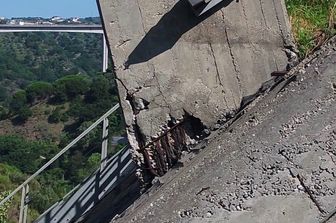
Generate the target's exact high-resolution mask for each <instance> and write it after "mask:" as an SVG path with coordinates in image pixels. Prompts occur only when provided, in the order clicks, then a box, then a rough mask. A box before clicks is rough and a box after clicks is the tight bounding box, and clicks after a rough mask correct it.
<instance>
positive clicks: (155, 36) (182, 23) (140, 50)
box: [124, 0, 233, 69]
mask: <svg viewBox="0 0 336 223" xmlns="http://www.w3.org/2000/svg"><path fill="white" fill-rule="evenodd" d="M232 1H233V0H224V1H223V2H222V3H220V4H218V5H217V6H215V7H214V8H212V9H211V10H209V11H208V12H207V13H205V14H204V15H202V16H200V17H197V16H196V15H194V13H193V11H192V9H191V7H190V5H189V3H188V2H187V1H186V0H180V1H178V2H177V3H176V4H175V5H174V7H173V8H172V9H171V10H170V11H169V12H167V13H166V14H165V15H164V16H163V17H162V18H161V19H160V21H159V22H158V23H157V24H156V25H155V26H153V27H152V28H151V29H150V30H149V31H148V33H147V34H146V35H145V37H144V38H143V39H142V40H141V42H140V43H139V44H138V45H137V46H136V47H135V49H134V50H133V51H132V53H131V54H130V55H129V56H128V58H127V61H126V62H125V64H124V65H125V68H126V69H127V68H129V66H131V65H133V64H138V63H142V62H146V61H148V60H150V59H152V58H154V57H156V56H158V55H160V54H161V53H163V52H165V51H167V50H169V49H171V48H172V47H173V46H174V45H175V43H176V42H177V41H178V40H179V39H180V37H181V36H182V35H183V34H184V33H186V32H187V31H189V30H190V29H192V28H193V27H195V26H197V25H198V24H199V23H201V22H202V21H203V20H205V19H206V18H208V17H209V16H211V15H212V14H214V13H215V12H217V11H218V10H220V9H221V8H223V7H226V6H228V5H229V4H230V3H231V2H232Z"/></svg>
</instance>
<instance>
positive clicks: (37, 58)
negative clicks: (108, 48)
mask: <svg viewBox="0 0 336 223" xmlns="http://www.w3.org/2000/svg"><path fill="white" fill-rule="evenodd" d="M101 64H102V36H101V35H99V34H82V33H76V34H70V33H1V34H0V104H1V103H2V104H4V103H6V102H5V101H6V100H8V97H9V96H11V95H12V94H13V93H14V92H16V91H17V90H18V89H23V88H24V87H25V86H27V85H28V84H29V83H30V82H31V81H35V80H39V81H47V82H52V81H55V80H56V79H58V78H60V77H63V76H65V75H70V74H83V75H88V76H94V75H96V73H97V72H99V71H100V70H101V67H102V65H101Z"/></svg>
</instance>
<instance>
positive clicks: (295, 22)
mask: <svg viewBox="0 0 336 223" xmlns="http://www.w3.org/2000/svg"><path fill="white" fill-rule="evenodd" d="M286 4H287V10H288V14H289V17H290V22H291V24H292V31H293V33H294V38H295V40H296V41H297V44H298V47H299V51H300V54H301V57H304V56H306V55H307V54H309V53H310V52H312V51H314V50H315V49H316V48H318V47H319V46H321V45H322V44H323V43H324V42H325V41H326V40H327V39H328V38H330V37H331V36H333V35H335V33H336V24H335V22H336V1H335V0H286Z"/></svg>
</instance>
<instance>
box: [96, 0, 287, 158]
mask: <svg viewBox="0 0 336 223" xmlns="http://www.w3.org/2000/svg"><path fill="white" fill-rule="evenodd" d="M97 2H98V4H99V5H100V11H101V15H102V18H103V21H104V26H105V29H106V33H107V37H108V42H109V46H110V49H111V52H112V55H113V61H114V65H115V71H116V76H117V80H118V81H117V82H118V89H119V94H120V98H121V105H122V108H123V112H124V116H125V120H126V124H127V126H128V129H127V130H128V135H129V141H130V143H131V145H132V147H133V149H134V150H135V151H141V149H143V147H146V145H147V144H148V143H149V142H151V141H152V140H153V139H155V138H157V137H159V136H160V135H162V134H163V133H164V132H166V131H167V130H168V129H169V127H167V123H169V122H170V123H172V125H174V124H176V123H178V122H179V121H182V120H183V119H184V118H186V117H187V116H193V117H196V118H198V119H200V120H201V122H202V123H203V124H204V125H205V126H206V127H208V128H213V127H214V126H215V124H216V123H217V121H218V120H222V119H224V120H225V117H226V115H227V114H232V112H235V111H237V109H239V107H240V103H241V101H242V99H243V97H245V96H249V95H252V94H254V93H256V92H257V91H258V89H259V88H260V86H261V84H262V83H263V82H265V81H267V80H269V79H271V75H270V74H271V72H273V71H282V70H285V69H286V66H287V63H288V58H287V56H286V53H285V51H284V49H285V48H289V47H291V44H290V30H289V25H288V22H287V13H286V10H285V7H284V2H283V0H239V1H237V2H236V1H232V0H227V1H224V2H223V3H222V4H220V5H219V6H218V7H216V8H215V9H214V10H213V11H211V12H210V13H208V14H207V15H205V16H203V17H200V18H197V17H196V16H195V15H194V14H193V13H192V10H191V8H190V6H189V5H188V3H187V1H184V0H180V1H177V0H154V1H148V0H98V1H97ZM139 155H140V154H139ZM149 155H151V153H149ZM140 157H141V155H140ZM141 160H142V158H141V159H140V163H141V162H142V161H141Z"/></svg>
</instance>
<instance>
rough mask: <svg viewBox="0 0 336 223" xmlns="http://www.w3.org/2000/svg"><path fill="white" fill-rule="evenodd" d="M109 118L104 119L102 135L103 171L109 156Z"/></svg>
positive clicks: (101, 167) (101, 164)
mask: <svg viewBox="0 0 336 223" xmlns="http://www.w3.org/2000/svg"><path fill="white" fill-rule="evenodd" d="M108 125H109V120H108V118H104V121H103V135H102V140H103V141H102V149H101V158H100V170H101V171H102V170H103V169H104V168H105V166H106V158H107V147H108V127H109V126H108Z"/></svg>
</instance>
